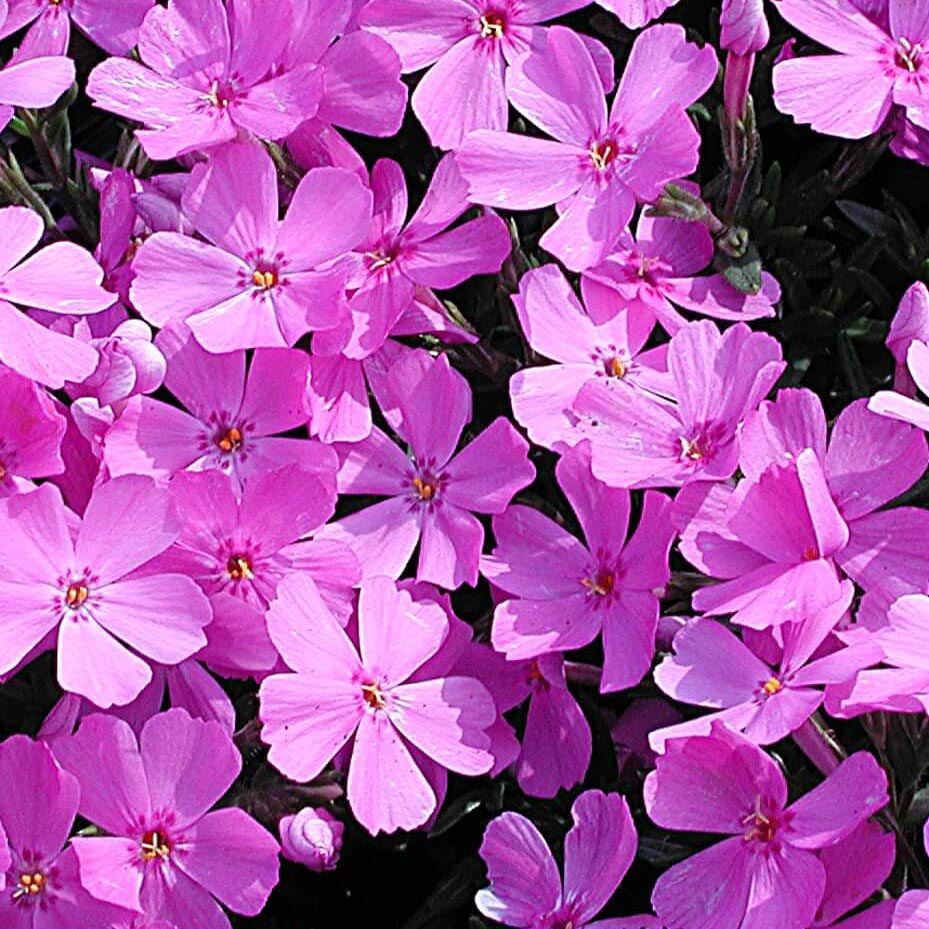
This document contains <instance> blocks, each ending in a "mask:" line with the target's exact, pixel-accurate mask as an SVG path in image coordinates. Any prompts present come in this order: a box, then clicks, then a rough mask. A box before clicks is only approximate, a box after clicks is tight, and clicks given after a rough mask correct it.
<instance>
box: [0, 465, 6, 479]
mask: <svg viewBox="0 0 929 929" xmlns="http://www.w3.org/2000/svg"><path fill="white" fill-rule="evenodd" d="M6 475H7V470H6V465H4V463H3V462H2V461H0V481H2V480H3V479H4V478H5V477H6Z"/></svg>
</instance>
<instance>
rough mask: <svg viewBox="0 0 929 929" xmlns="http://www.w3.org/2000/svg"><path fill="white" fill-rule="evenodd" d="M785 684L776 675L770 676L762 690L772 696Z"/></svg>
mask: <svg viewBox="0 0 929 929" xmlns="http://www.w3.org/2000/svg"><path fill="white" fill-rule="evenodd" d="M783 686H784V685H783V684H782V683H781V682H780V681H779V680H778V679H777V678H776V677H769V678H768V679H767V680H766V681H765V682H764V686H762V688H761V689H762V690H763V691H764V692H765V693H766V694H767V695H768V696H769V697H772V696H774V694H776V693H777V692H778V691H779V690H781V689H782V688H783Z"/></svg>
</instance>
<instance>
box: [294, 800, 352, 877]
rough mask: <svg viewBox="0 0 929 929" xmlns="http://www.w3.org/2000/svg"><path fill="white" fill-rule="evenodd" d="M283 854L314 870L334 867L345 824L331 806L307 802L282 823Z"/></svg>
mask: <svg viewBox="0 0 929 929" xmlns="http://www.w3.org/2000/svg"><path fill="white" fill-rule="evenodd" d="M280 831H281V854H283V856H284V857H285V858H287V859H289V860H290V861H295V862H296V863H297V864H302V865H305V866H306V867H307V868H309V869H310V870H311V871H334V870H335V868H336V865H337V864H338V863H339V853H340V852H341V851H342V834H343V833H344V832H345V826H344V825H343V824H342V823H341V822H339V820H337V819H336V818H335V817H334V816H333V815H332V814H331V813H330V812H329V811H328V810H325V809H322V808H320V809H318V810H314V809H313V807H311V806H307V807H304V808H303V809H302V810H300V812H299V813H297V815H296V816H285V817H284V818H283V819H282V820H281V823H280Z"/></svg>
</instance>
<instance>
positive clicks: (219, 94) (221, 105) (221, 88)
mask: <svg viewBox="0 0 929 929" xmlns="http://www.w3.org/2000/svg"><path fill="white" fill-rule="evenodd" d="M232 96H233V94H232V88H231V87H229V86H228V85H225V84H223V83H222V82H220V80H219V79H218V78H214V79H213V83H212V84H210V91H209V93H208V94H207V95H206V99H207V100H209V102H210V104H211V105H212V106H215V107H217V108H218V109H220V110H225V109H226V107H228V106H229V104H230V103H232Z"/></svg>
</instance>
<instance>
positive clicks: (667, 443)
mask: <svg viewBox="0 0 929 929" xmlns="http://www.w3.org/2000/svg"><path fill="white" fill-rule="evenodd" d="M667 362H668V373H669V375H670V390H669V392H670V394H671V396H672V397H673V398H674V402H672V401H671V400H666V399H664V398H661V397H655V396H650V395H648V394H646V393H645V392H643V391H639V390H635V389H634V388H633V386H632V385H630V384H627V383H626V382H625V381H624V379H622V378H609V379H603V380H599V381H593V382H589V383H588V384H587V385H586V386H585V387H584V388H583V389H582V390H581V391H580V393H579V394H578V395H577V397H576V398H575V400H574V404H573V409H574V412H575V413H576V414H577V415H578V417H579V420H580V426H579V428H580V431H581V432H582V434H583V435H584V436H586V437H588V438H589V439H590V441H591V462H592V468H593V473H594V475H595V476H596V477H598V478H600V480H602V481H603V482H604V483H605V484H606V485H607V486H608V487H674V486H681V485H682V484H687V483H688V482H691V481H719V480H722V479H724V478H727V477H729V476H730V475H732V474H733V472H734V471H735V470H736V467H737V465H738V461H739V448H740V441H739V432H740V426H741V424H742V422H743V421H744V420H745V418H746V416H748V414H749V413H751V412H752V410H754V409H755V407H756V406H757V405H758V404H759V403H760V402H761V400H763V399H764V397H765V396H766V395H767V393H768V391H770V389H771V388H772V387H773V386H774V382H775V381H776V380H777V378H778V376H779V375H780V373H781V371H783V370H784V362H783V361H782V360H781V346H780V344H779V343H778V342H777V340H776V339H773V338H772V337H771V336H768V335H765V334H764V333H761V332H752V331H751V330H750V329H749V328H748V326H746V325H745V324H744V323H738V324H736V325H735V326H732V327H730V328H729V329H727V330H726V331H725V332H723V333H720V331H719V329H717V327H716V326H715V324H714V323H711V322H710V321H709V320H702V321H700V322H695V323H688V324H687V325H686V326H684V327H683V328H682V329H681V330H679V331H678V332H677V333H676V334H675V335H674V336H673V337H672V339H671V344H670V346H669V347H668V357H667Z"/></svg>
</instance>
